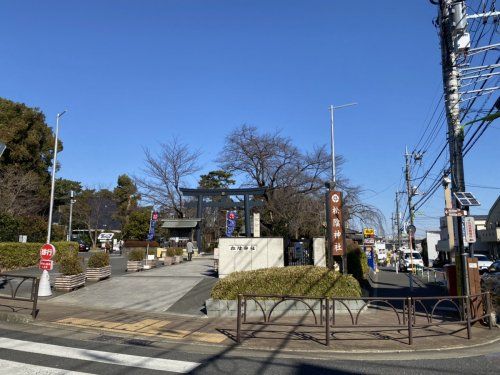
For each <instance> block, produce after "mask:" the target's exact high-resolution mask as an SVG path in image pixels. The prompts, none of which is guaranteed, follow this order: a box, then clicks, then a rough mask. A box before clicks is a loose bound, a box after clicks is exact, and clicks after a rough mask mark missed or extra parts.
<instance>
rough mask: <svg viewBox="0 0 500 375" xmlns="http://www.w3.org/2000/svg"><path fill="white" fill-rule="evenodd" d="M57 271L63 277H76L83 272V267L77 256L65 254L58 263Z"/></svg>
mask: <svg viewBox="0 0 500 375" xmlns="http://www.w3.org/2000/svg"><path fill="white" fill-rule="evenodd" d="M59 270H60V271H61V273H62V274H63V275H64V276H71V275H78V274H79V273H82V272H83V267H82V263H81V261H80V259H78V255H74V254H71V253H70V254H65V255H64V256H63V257H61V259H60V261H59Z"/></svg>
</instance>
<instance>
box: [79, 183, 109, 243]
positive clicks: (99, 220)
mask: <svg viewBox="0 0 500 375" xmlns="http://www.w3.org/2000/svg"><path fill="white" fill-rule="evenodd" d="M115 207H116V202H115V201H114V196H113V193H112V192H111V191H109V190H107V189H100V190H97V191H96V190H93V189H85V190H83V191H82V192H81V194H79V195H78V196H77V197H76V203H75V206H74V209H73V212H74V214H73V219H74V226H75V228H84V229H86V230H87V231H88V233H89V237H90V240H91V241H92V247H93V248H95V247H96V245H97V237H98V234H99V230H102V229H104V225H103V222H104V217H105V216H110V217H111V215H109V211H110V209H111V210H112V209H113V208H115Z"/></svg>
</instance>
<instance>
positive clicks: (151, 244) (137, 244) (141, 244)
mask: <svg viewBox="0 0 500 375" xmlns="http://www.w3.org/2000/svg"><path fill="white" fill-rule="evenodd" d="M147 245H148V242H147V241H138V240H127V241H124V243H123V247H147ZM149 247H160V244H159V243H158V242H156V241H150V242H149Z"/></svg>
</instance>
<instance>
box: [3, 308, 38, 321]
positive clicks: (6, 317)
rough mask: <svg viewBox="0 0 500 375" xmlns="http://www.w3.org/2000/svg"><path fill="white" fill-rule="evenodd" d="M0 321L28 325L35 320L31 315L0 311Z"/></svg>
mask: <svg viewBox="0 0 500 375" xmlns="http://www.w3.org/2000/svg"><path fill="white" fill-rule="evenodd" d="M0 321H2V322H7V323H20V324H29V323H33V322H34V321H35V320H34V319H33V317H32V316H31V315H26V314H20V313H16V312H8V311H0Z"/></svg>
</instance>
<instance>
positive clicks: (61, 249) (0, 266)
mask: <svg viewBox="0 0 500 375" xmlns="http://www.w3.org/2000/svg"><path fill="white" fill-rule="evenodd" d="M52 244H53V245H54V246H55V248H56V255H55V257H54V261H55V262H56V263H58V262H59V261H60V259H61V256H63V255H65V254H67V253H70V252H73V253H74V254H75V255H77V254H78V242H53V243H52ZM43 245H44V244H43V243H30V242H28V243H20V242H1V243H0V270H1V271H2V272H3V271H9V270H14V269H18V268H26V267H32V266H35V265H36V264H37V263H38V262H39V261H40V255H39V254H40V248H41V247H42V246H43Z"/></svg>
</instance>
